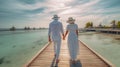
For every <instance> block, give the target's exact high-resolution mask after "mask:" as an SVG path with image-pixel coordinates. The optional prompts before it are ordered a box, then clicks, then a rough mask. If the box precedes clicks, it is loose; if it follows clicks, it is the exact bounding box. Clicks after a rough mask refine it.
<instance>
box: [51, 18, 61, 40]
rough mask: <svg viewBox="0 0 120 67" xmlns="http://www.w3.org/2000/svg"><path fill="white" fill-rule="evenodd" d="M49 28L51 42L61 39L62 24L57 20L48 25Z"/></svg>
mask: <svg viewBox="0 0 120 67" xmlns="http://www.w3.org/2000/svg"><path fill="white" fill-rule="evenodd" d="M49 27H50V28H49V30H50V32H51V35H52V39H53V40H58V39H61V35H60V34H61V33H63V29H62V23H61V22H59V21H58V20H54V21H52V22H51V23H50V25H49Z"/></svg>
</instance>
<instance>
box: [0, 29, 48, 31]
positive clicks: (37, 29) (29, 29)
mask: <svg viewBox="0 0 120 67" xmlns="http://www.w3.org/2000/svg"><path fill="white" fill-rule="evenodd" d="M43 29H48V28H35V29H33V28H31V29H29V30H43ZM21 30H26V29H23V28H17V29H15V30H14V31H21ZM0 31H12V30H10V29H9V28H0Z"/></svg>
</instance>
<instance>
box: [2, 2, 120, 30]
mask: <svg viewBox="0 0 120 67" xmlns="http://www.w3.org/2000/svg"><path fill="white" fill-rule="evenodd" d="M54 14H57V15H58V16H59V17H60V19H59V21H61V22H62V23H63V26H64V28H65V27H66V25H67V23H66V21H67V20H68V17H73V18H74V19H75V20H76V21H75V23H76V24H78V26H79V28H83V27H85V24H86V23H87V22H88V21H91V22H93V25H94V26H98V25H99V24H100V23H101V24H103V25H110V22H111V21H112V20H117V21H118V20H120V0H0V28H10V27H12V26H15V27H16V28H24V27H25V26H29V27H37V28H39V27H48V26H49V23H50V22H51V21H53V19H52V17H53V15H54Z"/></svg>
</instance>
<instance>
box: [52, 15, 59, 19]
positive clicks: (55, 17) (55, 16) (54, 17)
mask: <svg viewBox="0 0 120 67" xmlns="http://www.w3.org/2000/svg"><path fill="white" fill-rule="evenodd" d="M59 18H60V17H58V15H54V16H53V18H52V19H59Z"/></svg>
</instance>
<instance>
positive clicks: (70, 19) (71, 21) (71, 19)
mask: <svg viewBox="0 0 120 67" xmlns="http://www.w3.org/2000/svg"><path fill="white" fill-rule="evenodd" d="M74 22H75V19H73V18H72V17H69V18H68V20H67V23H74Z"/></svg>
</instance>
